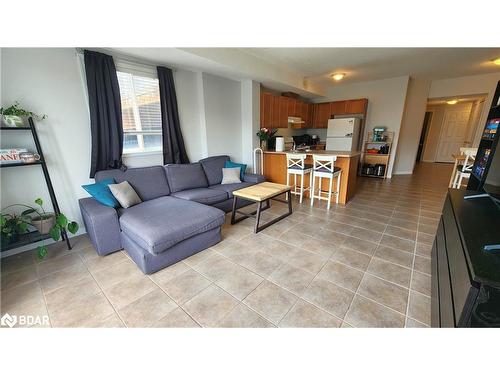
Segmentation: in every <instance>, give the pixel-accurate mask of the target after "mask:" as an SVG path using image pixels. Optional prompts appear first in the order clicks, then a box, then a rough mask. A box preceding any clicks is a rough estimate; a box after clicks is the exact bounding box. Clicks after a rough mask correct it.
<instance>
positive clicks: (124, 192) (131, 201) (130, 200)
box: [109, 181, 142, 208]
mask: <svg viewBox="0 0 500 375" xmlns="http://www.w3.org/2000/svg"><path fill="white" fill-rule="evenodd" d="M109 189H110V190H111V192H112V193H113V195H114V196H115V198H116V199H117V200H118V202H120V204H121V205H122V207H123V208H129V207H132V206H134V205H136V204H138V203H141V202H142V200H141V198H139V196H138V195H137V193H136V192H135V190H134V188H133V187H132V186H130V184H129V183H128V181H123V182H120V183H119V184H113V185H109Z"/></svg>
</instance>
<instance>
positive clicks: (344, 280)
mask: <svg viewBox="0 0 500 375" xmlns="http://www.w3.org/2000/svg"><path fill="white" fill-rule="evenodd" d="M317 277H318V278H321V279H324V280H328V281H331V282H332V283H335V284H337V285H340V286H342V287H344V288H346V289H349V290H351V291H353V292H355V291H356V290H357V289H358V286H359V283H360V282H361V279H362V278H363V272H362V271H359V270H357V269H354V268H351V267H348V266H346V265H344V264H341V263H337V262H334V261H329V262H327V263H326V264H325V266H324V267H323V269H322V270H321V271H320V273H319V274H318V276H317Z"/></svg>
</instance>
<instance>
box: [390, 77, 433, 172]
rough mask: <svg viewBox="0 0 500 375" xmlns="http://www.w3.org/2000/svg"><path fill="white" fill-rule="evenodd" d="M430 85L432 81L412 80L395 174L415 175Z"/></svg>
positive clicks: (397, 153)
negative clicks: (414, 170) (414, 169)
mask: <svg viewBox="0 0 500 375" xmlns="http://www.w3.org/2000/svg"><path fill="white" fill-rule="evenodd" d="M430 85H431V82H430V81H426V80H416V79H413V78H411V79H410V82H409V84H408V92H407V94H406V103H405V110H404V114H403V121H402V123H401V131H400V135H399V145H398V149H397V152H396V161H395V163H394V172H393V173H394V174H412V173H413V168H414V167H415V159H416V157H417V151H418V142H419V140H420V133H421V132H422V125H423V121H424V116H425V108H426V106H427V97H428V94H429V89H430Z"/></svg>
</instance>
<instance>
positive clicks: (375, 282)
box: [358, 274, 408, 314]
mask: <svg viewBox="0 0 500 375" xmlns="http://www.w3.org/2000/svg"><path fill="white" fill-rule="evenodd" d="M358 294H360V295H362V296H364V297H367V298H370V299H373V300H375V301H376V302H378V303H381V304H383V305H385V306H387V307H390V308H391V309H394V310H396V311H399V312H400V313H402V314H404V313H405V312H406V303H407V300H408V289H405V288H402V287H400V286H397V285H395V284H393V283H390V282H387V281H384V280H382V279H379V278H378V277H374V276H371V275H368V274H365V276H364V277H363V280H361V284H360V285H359V289H358Z"/></svg>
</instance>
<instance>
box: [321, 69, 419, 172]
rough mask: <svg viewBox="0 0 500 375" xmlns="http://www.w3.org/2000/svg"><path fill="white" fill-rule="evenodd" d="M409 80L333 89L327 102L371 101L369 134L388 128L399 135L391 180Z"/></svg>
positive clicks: (390, 170) (394, 80) (367, 128)
mask: <svg viewBox="0 0 500 375" xmlns="http://www.w3.org/2000/svg"><path fill="white" fill-rule="evenodd" d="M408 81H409V77H408V76H404V77H397V78H391V79H384V80H378V81H370V82H360V83H353V84H343V85H338V86H332V87H331V88H330V89H328V91H327V95H326V96H327V97H328V99H327V100H323V101H336V100H346V99H357V98H367V99H368V111H367V115H366V121H365V135H366V132H368V131H369V130H372V129H373V128H374V127H376V126H385V127H387V130H389V131H393V132H395V136H394V143H393V152H392V155H391V158H390V161H389V168H388V170H387V175H388V177H391V175H392V169H393V166H394V158H395V155H396V152H397V149H398V138H399V135H400V134H399V133H400V128H401V120H402V118H403V112H404V105H405V98H406V92H407V88H408Z"/></svg>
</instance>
